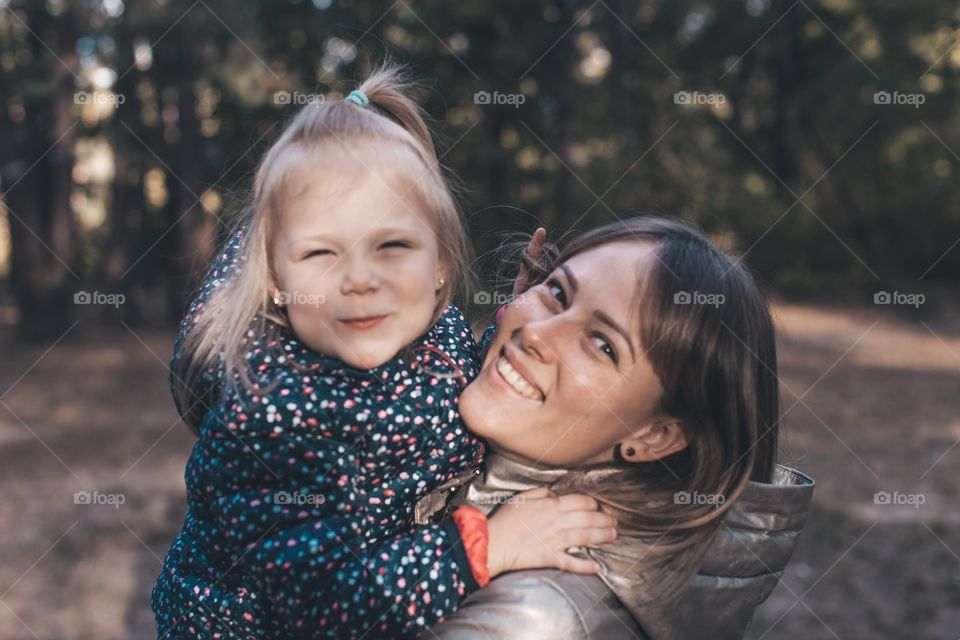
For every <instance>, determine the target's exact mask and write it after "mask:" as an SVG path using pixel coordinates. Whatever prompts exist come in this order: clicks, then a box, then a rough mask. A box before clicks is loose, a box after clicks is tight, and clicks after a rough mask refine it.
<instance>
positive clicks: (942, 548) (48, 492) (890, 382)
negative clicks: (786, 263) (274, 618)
mask: <svg viewBox="0 0 960 640" xmlns="http://www.w3.org/2000/svg"><path fill="white" fill-rule="evenodd" d="M892 311H893V310H892V309H890V308H888V307H884V308H882V309H881V311H878V310H877V308H876V307H874V308H865V309H853V310H851V309H838V308H835V307H814V306H808V305H795V304H779V305H777V307H776V315H777V318H778V323H779V325H780V347H781V350H780V357H781V379H782V382H783V399H784V408H785V409H786V410H787V412H786V417H785V423H784V424H785V425H786V427H787V436H786V437H785V438H784V443H783V445H784V446H783V460H784V462H786V463H787V464H791V465H793V466H796V467H797V468H799V469H801V470H803V471H805V472H807V473H809V474H810V475H812V476H813V477H814V478H815V479H816V481H817V484H818V486H817V489H816V492H815V495H814V509H813V511H812V513H811V514H810V518H809V521H808V525H807V528H806V531H805V533H804V534H803V539H802V543H801V546H800V549H799V551H798V553H797V554H796V556H795V558H794V560H793V562H792V563H791V565H790V566H789V567H788V569H787V571H786V574H785V576H784V579H783V581H782V583H781V584H780V586H778V587H777V589H776V590H775V591H774V593H773V594H772V595H771V597H770V598H769V600H767V602H766V603H765V604H763V605H762V606H761V607H760V608H759V609H758V611H757V614H756V617H755V619H754V623H753V625H752V627H751V629H750V631H749V633H748V637H749V638H751V639H753V640H760V639H761V638H769V639H776V638H843V639H846V638H904V639H906V638H911V639H920V638H956V637H957V633H958V632H957V629H958V628H960V555H958V554H960V527H958V524H960V508H958V507H960V504H958V494H960V473H958V470H960V446H957V443H958V442H960V323H958V322H957V321H956V319H955V318H956V315H949V316H948V315H947V314H944V315H943V316H942V318H941V319H939V320H938V319H936V318H926V319H923V320H920V319H918V318H914V317H911V316H910V315H908V314H907V315H896V314H894V313H892ZM172 344H173V333H172V327H157V328H155V329H150V328H137V329H136V332H135V333H134V331H131V330H129V329H127V328H124V327H123V326H120V327H118V328H115V329H110V330H105V329H96V328H94V327H92V326H88V323H83V322H81V323H80V324H78V325H76V326H75V327H74V328H73V329H71V330H70V331H69V332H68V333H67V334H66V335H65V336H64V337H63V339H62V340H61V341H59V342H57V343H56V344H55V345H53V346H51V345H50V344H47V345H32V346H23V345H18V344H16V343H15V342H14V341H13V340H12V339H10V337H9V332H7V333H5V334H4V333H3V330H2V327H0V353H2V357H0V363H2V364H0V394H2V395H0V482H2V486H3V489H4V491H3V499H2V500H0V558H2V562H0V638H2V639H5V640H7V639H8V640H15V639H16V640H21V639H23V640H26V639H29V638H42V639H44V640H47V639H57V640H70V639H84V640H86V639H90V638H96V639H98V640H112V639H114V638H133V639H145V638H153V637H154V633H153V618H152V614H151V612H150V609H149V604H148V602H149V595H150V589H151V587H152V586H153V582H154V579H155V577H156V575H157V572H158V571H159V569H160V565H161V558H162V557H163V555H164V553H165V552H166V549H167V546H168V545H169V543H170V542H171V540H172V539H173V537H174V536H175V534H176V532H177V531H178V529H179V527H180V524H181V522H182V517H183V512H184V486H183V479H182V478H183V467H184V463H185V461H186V458H187V456H188V455H189V452H190V447H191V444H192V436H191V435H190V434H189V433H188V432H187V430H186V429H185V428H184V427H183V425H182V424H181V423H179V422H178V421H177V418H176V414H175V413H174V409H173V403H172V400H171V399H170V394H169V391H168V389H167V369H166V362H167V360H168V357H169V353H170V350H171V348H172ZM83 491H87V492H90V493H89V496H90V499H89V501H87V502H88V503H84V502H85V499H86V495H87V494H83V493H80V494H78V493H77V492H83ZM882 491H886V492H888V493H889V494H890V495H891V496H892V497H891V500H890V503H891V504H882V503H881V504H877V501H876V500H875V494H876V493H877V492H882ZM94 492H97V493H94ZM78 502H79V503H78ZM121 502H122V503H121ZM881 502H882V501H881ZM894 502H899V504H893V503H894ZM921 502H922V504H918V503H921ZM705 637H706V636H705Z"/></svg>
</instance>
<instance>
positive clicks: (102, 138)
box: [0, 0, 960, 337]
mask: <svg viewBox="0 0 960 640" xmlns="http://www.w3.org/2000/svg"><path fill="white" fill-rule="evenodd" d="M2 6H3V10H2V11H0V69H2V74H0V103H2V104H3V105H4V107H5V108H3V109H0V189H2V192H0V193H2V200H3V205H4V207H3V214H4V216H5V221H0V229H2V232H0V277H2V278H3V280H4V282H5V283H6V284H7V287H6V290H7V291H8V292H9V296H10V298H9V300H10V303H9V304H8V305H7V306H5V309H6V311H7V313H13V314H15V317H14V318H13V320H14V321H16V322H18V323H19V324H20V326H21V328H22V329H23V330H25V331H26V332H27V333H28V334H30V335H40V336H46V337H49V336H56V335H59V334H60V333H61V332H62V331H63V330H64V329H66V327H67V326H69V322H70V321H71V319H72V318H73V317H76V316H77V314H78V313H81V312H86V313H89V312H90V311H91V309H90V308H85V307H81V306H77V305H74V304H73V296H74V294H75V293H76V292H77V291H78V290H83V291H86V290H97V291H104V292H111V293H122V294H123V295H124V298H125V304H123V306H122V312H123V313H122V315H123V316H124V318H125V320H126V321H128V322H140V321H143V320H144V319H147V318H149V319H150V320H151V321H158V320H161V319H162V320H167V321H172V320H175V319H176V318H178V317H179V315H180V313H181V311H182V310H183V305H184V301H185V297H186V296H187V294H188V292H189V290H190V284H191V283H193V282H195V280H193V279H194V278H195V277H196V274H197V271H198V270H202V268H203V266H204V264H205V262H206V261H207V260H208V259H209V257H210V255H211V246H212V243H213V242H214V238H215V237H216V226H217V223H218V221H219V220H220V219H221V218H222V217H224V215H225V212H227V211H229V210H230V205H231V203H234V202H236V200H237V196H238V194H242V190H243V189H244V187H245V186H246V184H247V183H248V179H249V177H250V174H251V170H252V168H253V167H254V166H255V163H256V161H257V159H258V158H259V156H260V154H261V152H262V151H263V150H264V148H265V147H266V146H267V145H268V144H269V142H270V141H271V140H272V139H273V138H274V137H276V136H277V135H278V134H279V132H280V131H281V129H282V126H283V122H284V120H285V119H286V118H289V117H290V116H291V114H292V113H294V112H295V111H296V109H298V108H300V107H301V106H302V104H304V102H305V101H306V100H310V99H316V96H327V95H331V96H333V95H335V96H342V95H343V94H345V93H346V92H348V91H349V90H350V89H351V88H352V86H353V82H354V81H355V80H356V79H357V78H358V77H360V76H361V75H362V72H363V64H364V62H365V61H370V60H376V59H378V58H379V57H380V56H381V55H382V54H383V53H385V52H388V53H391V54H393V55H394V56H395V57H397V58H398V59H399V60H401V61H403V62H407V63H409V64H411V65H412V66H413V67H414V69H415V71H416V74H417V76H418V77H420V78H422V79H423V80H424V81H425V82H426V83H428V84H429V85H430V91H429V93H428V100H427V103H426V107H427V109H428V111H429V112H430V113H431V114H432V115H433V116H434V118H435V119H436V121H437V123H438V127H439V130H440V132H441V134H442V135H443V137H444V139H445V140H446V145H445V147H444V149H445V154H446V155H445V156H444V160H445V162H446V163H447V164H449V165H450V167H451V168H452V169H453V170H454V172H455V173H456V174H458V175H459V176H460V177H461V178H462V180H463V181H464V186H465V187H466V211H467V212H468V214H469V216H470V223H471V228H472V230H473V231H474V237H475V238H477V239H478V244H477V250H478V252H479V253H481V254H482V253H484V252H485V251H487V250H489V249H491V248H493V247H494V246H495V245H496V243H497V242H498V239H497V237H496V236H495V235H493V234H494V233H498V232H502V231H505V230H531V229H532V228H533V227H534V226H535V225H536V224H537V223H538V222H542V223H544V224H546V225H547V226H548V228H549V229H551V230H552V231H557V230H567V229H570V228H572V227H574V226H575V227H577V228H585V227H590V226H593V225H595V224H597V223H598V222H600V221H606V220H609V219H612V217H613V216H614V215H616V216H621V217H622V216H624V215H626V214H627V213H628V212H630V211H656V212H661V213H665V214H669V215H679V216H683V217H684V218H686V219H688V220H692V221H695V222H696V223H698V224H699V225H701V226H702V227H703V228H704V229H705V230H707V231H709V232H711V233H712V234H714V235H715V237H720V238H723V239H724V241H725V244H726V245H728V246H729V247H730V248H732V249H734V250H738V251H740V252H748V254H749V255H748V260H749V262H750V264H752V265H753V266H754V267H756V269H757V270H758V271H759V272H760V273H762V274H763V275H764V278H765V279H766V280H767V281H769V282H770V283H771V284H773V285H775V286H776V287H778V288H779V289H780V290H782V291H786V292H792V293H801V294H815V295H831V294H833V295H836V294H846V293H848V292H850V291H859V292H861V293H863V294H864V299H866V293H871V295H872V292H875V291H878V290H884V289H892V288H896V287H897V286H901V285H902V286H906V287H913V288H914V289H916V288H918V287H922V286H926V285H935V284H936V283H937V282H942V281H945V280H947V279H948V278H949V277H950V274H952V275H954V276H955V274H957V273H960V251H951V249H952V248H953V246H954V245H955V244H956V240H957V239H958V238H960V206H958V202H960V198H958V195H960V193H958V191H960V180H958V179H957V170H958V164H960V159H958V157H957V153H956V152H955V151H953V148H960V139H958V138H960V136H958V118H960V114H958V112H957V110H956V109H954V108H952V107H953V106H954V104H955V99H956V96H957V92H958V86H960V85H958V78H957V75H958V70H960V47H957V46H955V45H956V40H957V36H958V32H957V20H958V9H957V6H956V5H955V4H953V3H950V2H932V1H924V2H911V3H908V4H907V3H900V2H869V3H867V2H856V1H854V0H825V1H824V2H812V3H809V4H808V3H806V2H793V3H791V2H774V1H772V0H747V1H746V2H742V1H738V2H733V1H726V2H710V3H707V2H690V1H682V2H676V1H675V2H665V1H663V2H645V3H635V2H627V1H626V0H603V1H599V0H598V1H597V2H593V3H590V2H575V1H571V0H561V1H558V2H546V3H539V2H531V3H519V2H517V3H506V4H504V5H502V6H501V5H500V4H499V3H493V4H491V3H484V2H466V3H452V4H451V3H445V2H417V3H408V2H406V1H405V0H397V1H396V2H394V3H392V4H391V3H389V2H384V3H380V2H364V3H338V2H333V1H332V0H314V1H313V2H310V1H308V0H297V1H291V0H286V1H283V2H222V1H219V0H196V1H193V2H190V1H189V0H163V1H156V0H150V1H145V2H137V3H124V2H123V1H122V0H84V1H76V0H49V1H47V2H43V1H40V0H36V1H32V2H18V1H14V2H4V3H2ZM478 92H487V94H489V95H491V96H494V97H493V98H491V100H490V101H489V102H486V103H485V102H484V101H483V98H482V97H477V94H478ZM878 92H886V93H887V94H889V95H891V96H894V97H893V98H891V99H890V100H889V101H888V102H886V103H885V102H883V101H882V100H880V101H879V103H878V100H877V99H876V98H875V95H876V94H877V93H878ZM495 94H499V95H500V96H506V97H505V98H500V100H501V103H500V104H496V103H495V101H496V99H497V97H496V95H495ZM284 96H285V98H284ZM511 96H512V97H513V99H512V100H511ZM517 96H520V97H519V98H517ZM684 96H686V98H685V97H684ZM904 96H905V97H904ZM911 96H913V100H912V101H911V100H910V97H911ZM918 96H919V97H918ZM897 97H899V99H900V101H899V103H898V102H897ZM921 101H922V102H921ZM918 103H919V104H918ZM107 315H108V316H109V317H116V315H117V314H107Z"/></svg>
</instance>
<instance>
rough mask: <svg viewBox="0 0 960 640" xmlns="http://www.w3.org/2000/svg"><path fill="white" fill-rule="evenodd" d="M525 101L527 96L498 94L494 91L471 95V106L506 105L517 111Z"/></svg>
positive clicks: (478, 92)
mask: <svg viewBox="0 0 960 640" xmlns="http://www.w3.org/2000/svg"><path fill="white" fill-rule="evenodd" d="M526 101H527V96H525V95H523V94H522V93H500V92H499V91H494V92H493V93H491V92H489V91H477V92H476V93H474V94H473V104H506V105H510V106H512V107H513V108H514V109H519V108H520V105H522V104H523V103H524V102H526Z"/></svg>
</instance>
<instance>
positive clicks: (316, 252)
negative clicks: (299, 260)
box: [304, 249, 333, 258]
mask: <svg viewBox="0 0 960 640" xmlns="http://www.w3.org/2000/svg"><path fill="white" fill-rule="evenodd" d="M328 254H329V255H332V254H333V252H332V251H330V250H329V249H314V250H313V251H310V252H309V253H307V255H305V256H304V258H312V257H314V256H325V255H328Z"/></svg>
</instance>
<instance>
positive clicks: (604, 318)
mask: <svg viewBox="0 0 960 640" xmlns="http://www.w3.org/2000/svg"><path fill="white" fill-rule="evenodd" d="M560 270H561V271H563V275H565V276H566V277H567V282H569V283H570V288H571V289H573V292H574V293H576V292H577V291H578V290H579V288H580V285H579V283H578V282H577V279H576V277H574V275H573V271H572V270H571V269H570V267H568V266H567V265H565V264H561V265H560ZM593 315H594V316H595V317H596V318H597V320H599V321H600V322H602V323H604V324H605V325H607V326H609V327H610V328H611V329H613V330H614V331H616V332H617V333H619V334H620V336H621V337H622V338H623V341H624V342H626V343H627V346H628V347H630V357H632V358H633V361H634V362H636V361H637V352H636V350H635V349H634V348H633V341H632V340H630V334H629V333H627V331H626V330H625V329H624V328H623V327H621V326H620V325H619V324H617V322H616V321H614V319H613V318H611V317H610V316H608V315H607V314H606V313H604V312H603V311H600V310H599V309H597V310H595V311H594V312H593Z"/></svg>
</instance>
